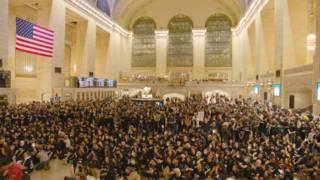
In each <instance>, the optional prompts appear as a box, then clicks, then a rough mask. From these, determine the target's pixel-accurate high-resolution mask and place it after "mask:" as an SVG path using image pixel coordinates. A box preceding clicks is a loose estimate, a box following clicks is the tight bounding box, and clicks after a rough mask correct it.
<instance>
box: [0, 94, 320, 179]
mask: <svg viewBox="0 0 320 180" xmlns="http://www.w3.org/2000/svg"><path fill="white" fill-rule="evenodd" d="M201 114H202V115H203V116H201ZM0 150H1V151H0V174H1V176H2V177H5V176H10V173H12V171H13V170H12V169H17V167H16V165H17V164H21V165H22V168H23V173H24V174H28V173H32V172H33V171H34V170H36V169H40V170H41V169H44V170H46V169H49V168H50V159H57V158H58V159H61V160H64V161H66V162H67V163H68V164H70V166H72V167H73V169H74V172H75V174H77V173H84V174H88V175H91V176H93V177H96V178H97V177H99V178H100V179H102V180H104V179H106V180H112V179H127V178H129V179H130V178H131V179H139V178H147V179H173V180H174V179H227V178H234V179H293V178H294V177H295V178H298V177H300V178H302V179H319V177H320V159H319V157H320V154H319V153H320V121H319V118H318V117H314V116H313V115H311V114H306V113H303V112H292V111H289V110H286V109H281V108H279V107H276V106H270V105H269V104H263V103H259V102H256V101H253V100H250V99H244V98H241V97H239V98H237V99H229V98H227V97H225V96H222V95H214V96H211V97H207V98H203V99H201V98H187V99H186V100H185V101H180V100H177V99H167V100H166V101H165V103H164V104H159V103H157V104H152V103H140V102H133V101H131V100H130V99H129V98H123V99H112V98H108V99H104V100H90V101H65V102H50V103H44V102H33V103H30V104H19V105H14V106H6V107H2V108H1V109H0ZM13 172H15V171H13ZM23 173H22V174H23ZM15 174H16V175H15V176H22V174H19V173H17V172H15ZM0 179H1V178H0Z"/></svg>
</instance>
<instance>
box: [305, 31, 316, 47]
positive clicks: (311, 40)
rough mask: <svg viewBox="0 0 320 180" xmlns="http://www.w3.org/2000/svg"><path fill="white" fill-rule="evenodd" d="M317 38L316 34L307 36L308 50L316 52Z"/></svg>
mask: <svg viewBox="0 0 320 180" xmlns="http://www.w3.org/2000/svg"><path fill="white" fill-rule="evenodd" d="M316 40H317V36H316V35H315V34H309V35H308V36H307V50H308V51H314V50H315V49H316Z"/></svg>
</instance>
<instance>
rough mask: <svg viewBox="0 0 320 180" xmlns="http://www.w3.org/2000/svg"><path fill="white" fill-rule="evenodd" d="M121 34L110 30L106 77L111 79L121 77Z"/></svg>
mask: <svg viewBox="0 0 320 180" xmlns="http://www.w3.org/2000/svg"><path fill="white" fill-rule="evenodd" d="M120 47H121V35H120V34H119V33H118V32H116V31H112V32H110V42H109V48H108V53H107V63H106V72H105V74H106V75H105V77H106V78H110V79H118V78H119V67H120V66H121V55H120V54H121V49H120Z"/></svg>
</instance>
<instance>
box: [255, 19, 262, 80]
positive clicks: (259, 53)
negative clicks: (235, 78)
mask: <svg viewBox="0 0 320 180" xmlns="http://www.w3.org/2000/svg"><path fill="white" fill-rule="evenodd" d="M254 22H255V44H256V75H259V76H260V75H261V72H262V69H263V66H265V64H263V62H262V61H261V60H262V39H261V37H262V35H263V32H262V24H261V15H260V13H259V14H258V15H257V18H256V19H255V21H254Z"/></svg>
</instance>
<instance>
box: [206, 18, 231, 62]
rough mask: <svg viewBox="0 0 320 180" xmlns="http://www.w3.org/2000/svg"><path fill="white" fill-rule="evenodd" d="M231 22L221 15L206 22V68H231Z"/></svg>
mask: <svg viewBox="0 0 320 180" xmlns="http://www.w3.org/2000/svg"><path fill="white" fill-rule="evenodd" d="M231 26H232V23H231V20H230V19H229V17H227V16H226V15H223V14H215V15H212V16H210V17H209V19H208V20H207V22H206V28H207V33H206V61H205V63H206V66H207V67H231V66H232V33H231Z"/></svg>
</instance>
